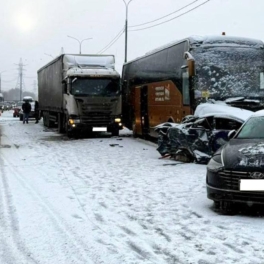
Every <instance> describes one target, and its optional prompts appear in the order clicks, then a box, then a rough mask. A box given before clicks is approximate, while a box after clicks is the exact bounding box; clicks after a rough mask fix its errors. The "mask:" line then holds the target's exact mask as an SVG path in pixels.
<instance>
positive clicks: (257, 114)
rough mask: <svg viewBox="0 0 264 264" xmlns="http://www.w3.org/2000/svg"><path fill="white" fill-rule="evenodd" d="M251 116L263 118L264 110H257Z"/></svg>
mask: <svg viewBox="0 0 264 264" xmlns="http://www.w3.org/2000/svg"><path fill="white" fill-rule="evenodd" d="M252 116H264V110H259V111H257V112H255V113H253V114H252Z"/></svg>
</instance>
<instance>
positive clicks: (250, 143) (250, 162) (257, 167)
mask: <svg viewBox="0 0 264 264" xmlns="http://www.w3.org/2000/svg"><path fill="white" fill-rule="evenodd" d="M223 161H224V166H225V169H229V170H239V171H263V170H264V139H263V140H260V139H232V140H230V141H229V142H228V143H227V144H226V146H225V147H224V148H223Z"/></svg>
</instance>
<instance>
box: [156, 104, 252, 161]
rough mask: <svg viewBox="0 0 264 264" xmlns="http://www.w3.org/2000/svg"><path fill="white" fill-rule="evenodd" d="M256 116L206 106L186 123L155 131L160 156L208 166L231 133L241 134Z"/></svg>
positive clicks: (235, 109) (229, 108) (215, 105)
mask: <svg viewBox="0 0 264 264" xmlns="http://www.w3.org/2000/svg"><path fill="white" fill-rule="evenodd" d="M252 113H253V112H251V111H248V110H242V109H240V108H235V107H231V106H227V105H225V104H211V103H205V104H201V105H199V106H198V107H197V109H196V111H195V113H194V115H193V116H186V117H185V118H184V119H183V120H182V123H180V124H176V123H168V122H167V123H163V124H160V125H158V126H156V127H155V131H156V132H157V133H158V135H159V136H158V148H157V150H158V152H159V153H160V154H161V156H162V157H163V158H165V157H170V158H172V159H175V160H179V161H182V162H196V163H201V164H207V163H208V161H209V160H210V158H211V157H212V155H213V153H214V152H215V151H217V150H218V149H219V147H221V146H222V145H224V144H225V143H226V142H227V141H228V133H229V132H230V131H231V130H238V129H239V128H240V127H241V125H242V124H243V123H244V122H245V120H246V119H248V117H249V116H250V115H251V114H252Z"/></svg>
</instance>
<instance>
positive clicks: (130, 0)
mask: <svg viewBox="0 0 264 264" xmlns="http://www.w3.org/2000/svg"><path fill="white" fill-rule="evenodd" d="M132 1H133V0H129V2H128V3H126V1H125V0H123V2H124V4H125V6H126V23H125V62H127V24H128V23H127V19H128V5H129V4H130V3H131V2H132Z"/></svg>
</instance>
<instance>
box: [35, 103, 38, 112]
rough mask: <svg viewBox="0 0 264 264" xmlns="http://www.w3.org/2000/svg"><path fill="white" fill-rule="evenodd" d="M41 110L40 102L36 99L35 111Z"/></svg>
mask: <svg viewBox="0 0 264 264" xmlns="http://www.w3.org/2000/svg"><path fill="white" fill-rule="evenodd" d="M38 110H39V102H38V101H35V111H36V112H37V111H38Z"/></svg>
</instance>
